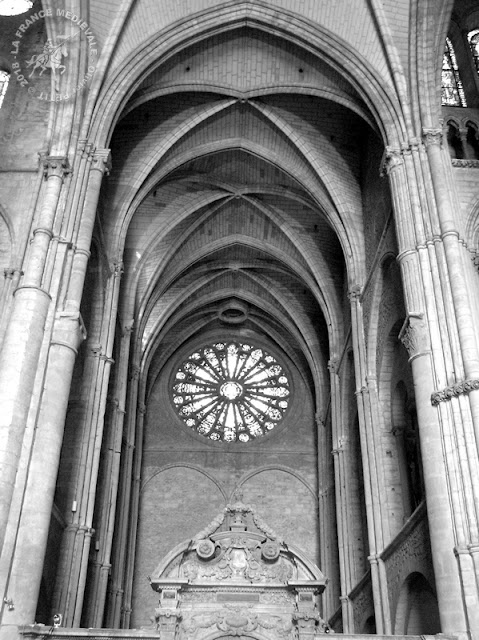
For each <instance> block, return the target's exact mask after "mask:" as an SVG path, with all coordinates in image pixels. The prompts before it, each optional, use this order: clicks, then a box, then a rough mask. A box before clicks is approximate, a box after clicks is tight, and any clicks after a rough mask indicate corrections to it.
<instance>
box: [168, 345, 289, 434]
mask: <svg viewBox="0 0 479 640" xmlns="http://www.w3.org/2000/svg"><path fill="white" fill-rule="evenodd" d="M172 398H173V403H174V406H175V409H176V411H177V413H178V415H179V416H180V418H181V419H182V420H183V421H184V423H185V424H186V425H187V426H188V427H190V428H191V429H194V430H195V431H197V432H198V433H199V434H201V435H203V436H205V437H206V438H209V439H210V440H216V441H219V442H221V441H222V442H237V441H239V442H248V441H250V440H253V439H254V438H258V437H260V436H263V435H265V434H266V433H268V432H269V431H271V430H272V429H274V428H275V426H276V425H277V424H278V423H279V422H280V421H281V420H282V419H283V416H284V414H285V411H286V409H287V407H288V403H289V399H290V385H289V381H288V377H287V375H286V373H285V371H284V369H283V367H282V366H281V365H280V364H279V363H278V361H277V360H276V358H274V357H273V356H272V355H271V354H269V353H268V352H267V351H265V350H264V349H263V348H261V347H257V346H254V345H251V344H247V343H244V342H236V341H235V342H233V341H224V342H223V341H221V342H215V343H213V344H210V345H207V346H205V347H202V348H201V349H197V350H196V351H194V352H193V353H192V354H190V355H189V356H188V358H187V359H186V360H185V361H184V362H183V363H182V364H181V366H180V367H179V368H178V370H177V371H176V374H175V377H174V380H173V384H172Z"/></svg>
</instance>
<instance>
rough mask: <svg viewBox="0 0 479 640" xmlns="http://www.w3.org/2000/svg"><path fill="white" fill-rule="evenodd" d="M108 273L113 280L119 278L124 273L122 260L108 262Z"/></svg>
mask: <svg viewBox="0 0 479 640" xmlns="http://www.w3.org/2000/svg"><path fill="white" fill-rule="evenodd" d="M110 271H111V274H112V275H113V276H114V277H115V278H119V277H120V276H121V275H122V274H123V273H124V271H125V268H124V265H123V260H114V261H113V262H110Z"/></svg>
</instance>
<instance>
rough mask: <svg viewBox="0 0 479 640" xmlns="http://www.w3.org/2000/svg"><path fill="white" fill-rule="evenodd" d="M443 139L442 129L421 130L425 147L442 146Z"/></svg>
mask: <svg viewBox="0 0 479 640" xmlns="http://www.w3.org/2000/svg"><path fill="white" fill-rule="evenodd" d="M443 137H444V134H443V131H442V129H423V130H422V139H423V141H424V145H425V146H426V147H430V146H439V147H440V146H442V141H443Z"/></svg>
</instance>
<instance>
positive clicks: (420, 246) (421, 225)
mask: <svg viewBox="0 0 479 640" xmlns="http://www.w3.org/2000/svg"><path fill="white" fill-rule="evenodd" d="M420 154H421V145H420V144H419V142H418V141H417V140H414V141H412V143H411V145H410V146H407V145H404V146H403V148H402V149H401V150H391V149H389V150H388V163H387V171H388V175H389V179H390V185H391V193H392V197H393V205H394V212H395V221H396V229H397V237H398V243H399V256H398V260H399V263H400V266H401V273H402V280H403V287H404V296H405V305H406V309H407V313H408V318H407V321H406V323H405V325H404V327H403V330H402V331H401V334H400V338H401V339H402V341H403V343H404V344H405V346H406V348H407V349H408V351H409V355H410V363H411V368H412V374H413V380H414V387H415V399H416V408H417V415H418V423H419V438H420V445H421V452H422V460H423V470H424V483H425V488H426V500H427V511H428V519H429V529H430V532H431V548H432V555H433V564H434V569H435V576H436V588H437V593H438V601H439V611H440V616H441V626H442V631H443V632H444V633H459V634H461V633H465V632H466V629H467V622H466V617H465V611H464V606H463V602H464V601H463V593H462V589H461V582H460V579H459V572H458V567H457V562H456V558H455V556H454V548H455V538H456V536H457V535H459V537H460V538H463V533H462V532H461V529H462V525H460V526H459V529H458V528H457V526H455V522H454V515H453V511H452V505H453V503H454V502H455V501H456V497H454V496H458V494H457V488H456V489H454V488H452V486H450V483H451V482H452V484H455V482H456V480H455V479H457V478H458V474H457V468H456V462H455V460H454V458H455V457H456V452H455V451H454V449H453V448H451V447H450V444H449V443H448V440H449V437H448V436H446V432H449V433H450V432H451V430H452V431H454V429H455V427H454V426H453V423H454V418H453V416H452V415H449V416H445V415H444V416H438V413H437V410H435V409H434V408H433V407H432V405H431V392H432V391H433V390H434V389H435V388H436V385H438V384H441V381H444V380H447V377H448V373H447V372H448V371H449V370H450V369H451V368H452V366H453V365H452V358H451V353H450V352H449V351H448V349H449V348H450V345H451V344H453V343H454V336H455V334H454V324H451V323H450V321H451V319H450V317H448V316H447V311H448V310H447V302H444V301H443V299H442V293H443V289H447V288H448V279H447V274H444V273H441V263H440V258H439V260H438V258H437V252H438V249H437V244H438V242H439V239H438V237H437V224H436V222H435V217H434V211H433V207H432V204H431V190H430V189H429V190H428V184H427V181H426V179H425V177H424V174H423V172H424V167H423V165H424V162H425V163H426V164H427V160H426V159H424V160H423V161H421V157H420ZM449 332H450V333H449ZM444 335H448V336H449V338H450V343H447V342H446V343H444V341H443V337H444ZM457 427H458V428H459V429H461V426H460V421H459V422H458V424H457ZM444 429H445V430H446V431H445V430H444ZM448 460H449V462H448Z"/></svg>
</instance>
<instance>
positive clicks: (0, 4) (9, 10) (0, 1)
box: [0, 0, 33, 16]
mask: <svg viewBox="0 0 479 640" xmlns="http://www.w3.org/2000/svg"><path fill="white" fill-rule="evenodd" d="M32 7H33V1H32V0H0V16H18V15H20V14H21V13H25V11H29V10H30V9H31V8H32Z"/></svg>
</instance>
